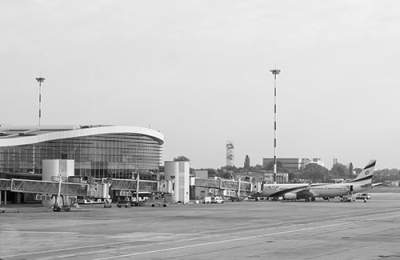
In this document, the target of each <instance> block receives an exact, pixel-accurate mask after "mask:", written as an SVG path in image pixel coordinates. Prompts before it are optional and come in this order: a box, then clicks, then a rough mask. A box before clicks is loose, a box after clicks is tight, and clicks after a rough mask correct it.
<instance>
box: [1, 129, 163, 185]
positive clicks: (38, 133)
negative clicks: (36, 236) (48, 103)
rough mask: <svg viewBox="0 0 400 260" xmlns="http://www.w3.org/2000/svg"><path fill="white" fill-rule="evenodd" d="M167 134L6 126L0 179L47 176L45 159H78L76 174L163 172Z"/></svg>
mask: <svg viewBox="0 0 400 260" xmlns="http://www.w3.org/2000/svg"><path fill="white" fill-rule="evenodd" d="M163 143H164V135H163V134H162V133H160V132H159V131H155V130H152V129H148V128H142V127H134V126H108V125H90V126H75V125H73V126H10V125H1V126H0V178H14V177H18V175H20V176H23V177H26V176H29V175H32V176H35V175H36V176H38V175H39V174H42V170H43V168H42V161H43V160H45V159H68V160H74V161H75V169H74V170H75V176H85V177H93V178H121V179H130V178H132V175H133V174H134V173H136V172H138V173H146V172H147V173H148V172H153V173H157V172H158V171H159V167H160V165H161V162H162V145H163Z"/></svg>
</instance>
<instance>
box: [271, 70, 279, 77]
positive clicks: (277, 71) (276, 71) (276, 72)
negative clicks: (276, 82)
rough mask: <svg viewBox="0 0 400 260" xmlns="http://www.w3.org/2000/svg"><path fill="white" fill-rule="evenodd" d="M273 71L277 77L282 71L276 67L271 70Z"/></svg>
mask: <svg viewBox="0 0 400 260" xmlns="http://www.w3.org/2000/svg"><path fill="white" fill-rule="evenodd" d="M271 72H272V74H274V77H275V78H276V75H278V74H279V72H281V70H278V69H274V70H271Z"/></svg>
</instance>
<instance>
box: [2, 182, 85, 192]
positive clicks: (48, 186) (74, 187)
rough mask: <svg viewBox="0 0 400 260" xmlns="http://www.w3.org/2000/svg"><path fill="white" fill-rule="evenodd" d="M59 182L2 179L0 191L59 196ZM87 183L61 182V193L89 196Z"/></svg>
mask: <svg viewBox="0 0 400 260" xmlns="http://www.w3.org/2000/svg"><path fill="white" fill-rule="evenodd" d="M59 186H60V183H59V182H53V181H38V180H24V179H0V190H6V191H12V192H22V193H44V194H58V191H59ZM89 186H90V185H89V184H86V183H72V182H61V190H60V193H61V194H62V195H66V196H89V195H90V191H91V189H90V188H89Z"/></svg>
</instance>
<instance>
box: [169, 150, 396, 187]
mask: <svg viewBox="0 0 400 260" xmlns="http://www.w3.org/2000/svg"><path fill="white" fill-rule="evenodd" d="M174 161H190V159H189V158H187V157H185V156H178V157H176V158H174ZM276 165H277V172H278V173H288V174H289V181H290V182H304V181H312V182H333V181H334V180H335V179H343V180H348V179H354V178H355V177H357V175H358V174H359V173H360V172H361V171H362V168H354V167H353V164H352V163H350V164H349V166H346V165H344V164H341V163H336V164H334V165H333V166H332V168H331V169H330V170H329V169H327V168H326V167H324V166H321V165H319V164H316V163H310V164H307V165H306V166H305V167H304V169H302V170H300V171H293V170H290V169H286V168H284V167H283V166H282V163H281V162H280V161H279V159H278V161H277V164H276ZM273 169H274V162H273V161H272V162H270V163H269V164H267V165H260V164H257V165H255V166H251V163H250V157H249V156H248V155H246V156H245V159H244V163H243V167H236V166H222V167H221V168H219V169H213V168H208V169H206V170H208V176H209V177H215V176H218V177H221V178H225V179H232V178H234V177H235V176H236V174H237V173H240V172H244V171H249V172H272V171H273ZM191 171H194V169H191ZM398 180H400V170H398V169H383V170H375V173H374V182H385V181H398Z"/></svg>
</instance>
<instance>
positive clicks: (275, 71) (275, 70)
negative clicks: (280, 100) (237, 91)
mask: <svg viewBox="0 0 400 260" xmlns="http://www.w3.org/2000/svg"><path fill="white" fill-rule="evenodd" d="M271 72H272V74H274V176H273V178H274V183H276V163H277V161H276V75H278V74H279V72H281V70H278V69H274V70H271Z"/></svg>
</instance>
